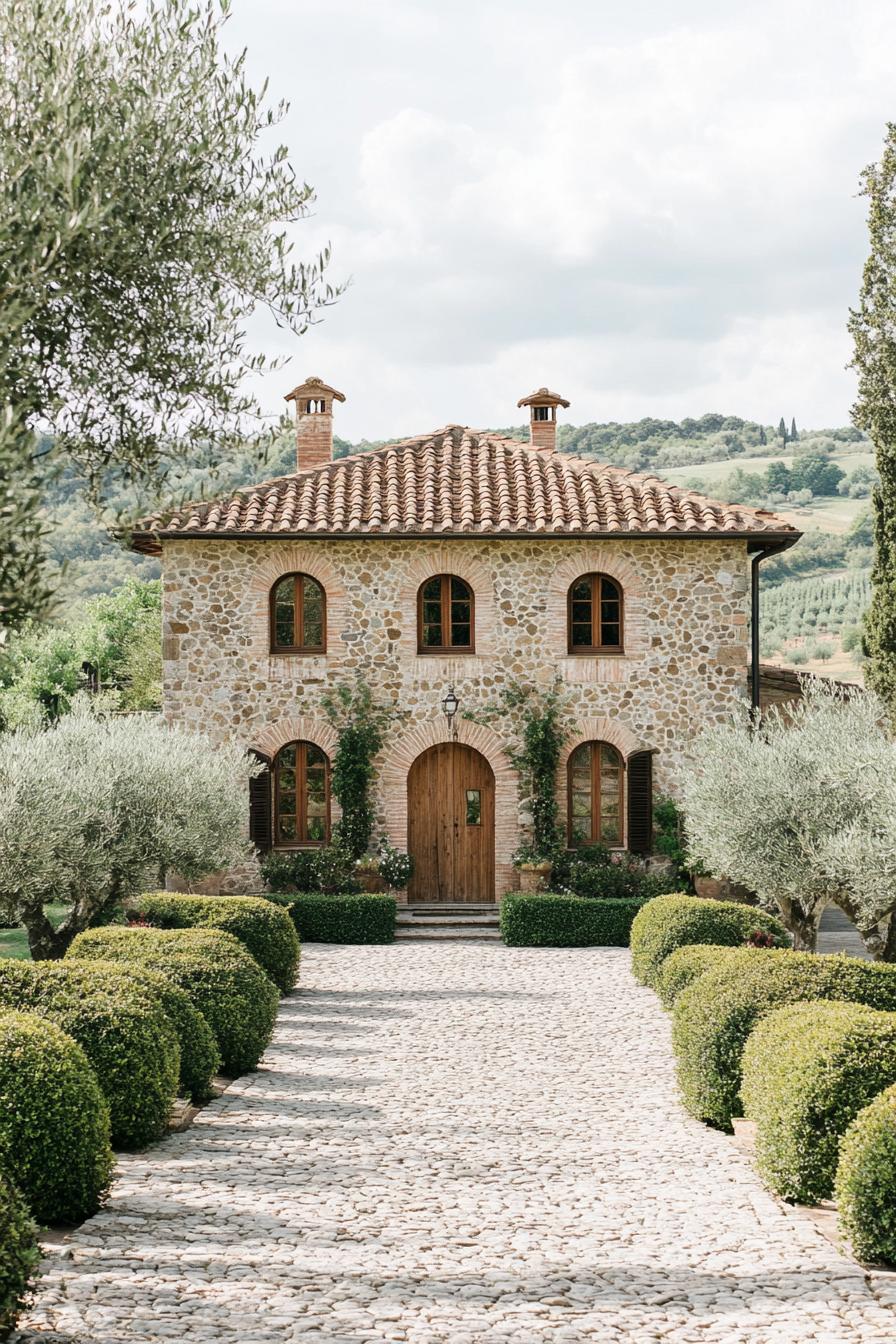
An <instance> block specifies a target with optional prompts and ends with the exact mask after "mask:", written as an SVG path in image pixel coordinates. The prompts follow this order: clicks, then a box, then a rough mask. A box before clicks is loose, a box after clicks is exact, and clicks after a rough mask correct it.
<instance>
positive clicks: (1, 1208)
mask: <svg viewBox="0 0 896 1344" xmlns="http://www.w3.org/2000/svg"><path fill="white" fill-rule="evenodd" d="M39 1264H40V1248H39V1247H38V1244H37V1228H36V1227H35V1225H34V1221H33V1219H32V1218H31V1215H30V1214H29V1212H28V1206H27V1205H26V1203H25V1201H24V1199H23V1198H22V1196H21V1195H20V1194H19V1192H18V1190H17V1189H16V1188H15V1186H14V1185H13V1184H12V1183H11V1182H10V1181H9V1180H8V1179H7V1178H6V1176H3V1175H0V1339H8V1338H9V1336H10V1335H11V1334H12V1332H13V1330H14V1329H15V1324H16V1321H17V1320H18V1317H19V1314H20V1313H21V1311H22V1308H23V1307H24V1306H25V1303H26V1302H27V1300H28V1297H29V1296H30V1289H31V1285H32V1283H33V1281H34V1278H35V1276H36V1274H37V1267H38V1265H39Z"/></svg>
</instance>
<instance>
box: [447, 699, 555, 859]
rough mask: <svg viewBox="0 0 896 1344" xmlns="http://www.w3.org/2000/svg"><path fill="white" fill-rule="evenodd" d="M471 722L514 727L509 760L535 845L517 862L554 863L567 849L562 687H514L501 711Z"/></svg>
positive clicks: (484, 712) (502, 702)
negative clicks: (562, 807)
mask: <svg viewBox="0 0 896 1344" xmlns="http://www.w3.org/2000/svg"><path fill="white" fill-rule="evenodd" d="M467 717H469V718H474V719H476V720H478V721H479V722H488V721H489V720H493V719H496V718H503V719H505V720H507V721H508V723H509V724H511V725H512V728H513V730H514V739H515V740H514V741H513V742H512V743H511V744H509V745H508V747H507V754H508V756H509V757H510V760H511V761H512V763H513V765H514V768H515V769H516V771H517V774H518V776H519V780H520V799H521V802H523V803H524V804H525V805H527V806H528V809H529V811H530V812H531V816H532V822H531V839H530V841H529V842H528V843H525V844H523V845H521V847H520V849H519V850H518V851H517V854H516V856H515V857H516V859H517V861H518V862H525V863H531V862H538V861H540V860H548V861H551V860H553V859H554V858H555V857H556V855H557V853H558V851H559V850H560V849H561V848H562V845H563V840H562V830H561V826H560V821H559V818H558V815H557V771H558V769H559V767H560V753H561V751H562V750H563V743H564V742H565V741H566V730H565V729H564V727H563V702H562V695H561V691H560V683H559V682H554V684H553V686H552V687H551V688H550V690H547V691H545V690H542V689H541V688H539V687H537V686H521V685H520V684H519V683H518V682H511V684H510V685H509V686H507V687H505V689H504V690H503V691H502V692H501V694H500V696H499V699H498V704H497V705H493V706H489V707H488V708H486V709H483V710H479V711H478V712H476V713H471V714H469V715H468V716H467Z"/></svg>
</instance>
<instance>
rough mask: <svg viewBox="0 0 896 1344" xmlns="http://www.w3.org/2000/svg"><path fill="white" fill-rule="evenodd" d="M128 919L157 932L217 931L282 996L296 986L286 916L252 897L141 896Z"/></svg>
mask: <svg viewBox="0 0 896 1344" xmlns="http://www.w3.org/2000/svg"><path fill="white" fill-rule="evenodd" d="M131 908H132V909H133V911H134V913H135V914H137V915H139V916H141V917H142V918H143V919H145V920H147V921H148V922H149V923H150V924H152V925H155V926H156V927H157V928H160V929H203V928H204V929H221V931H222V932H223V933H232V934H233V936H234V938H238V939H239V940H240V942H241V943H242V944H243V946H244V947H245V948H246V951H247V952H249V953H251V955H252V956H253V957H254V958H255V960H256V961H257V962H258V964H259V966H260V967H261V969H262V970H263V971H266V972H267V974H268V975H269V976H270V977H271V979H272V980H273V982H274V984H275V985H277V986H278V987H279V988H280V989H281V990H282V991H283V993H284V994H285V993H287V992H288V991H289V990H291V989H292V988H293V986H294V985H295V983H296V976H297V974H298V969H299V939H298V935H297V934H296V931H295V928H294V926H293V922H292V920H291V919H290V917H289V914H288V912H287V911H286V910H282V909H280V907H279V906H278V905H276V904H273V903H272V902H270V901H265V900H262V899H261V898H259V897H257V896H184V895H181V894H180V893H176V892H169V891H158V892H147V893H146V894H145V895H143V896H140V897H138V898H137V899H136V900H134V901H133V902H131Z"/></svg>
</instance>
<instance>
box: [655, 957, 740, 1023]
mask: <svg viewBox="0 0 896 1344" xmlns="http://www.w3.org/2000/svg"><path fill="white" fill-rule="evenodd" d="M735 950H736V949H735V948H733V947H718V946H717V945H716V944H715V943H697V944H696V945H694V946H688V947H676V949H675V951H674V952H670V953H669V955H668V957H666V958H665V959H664V960H663V961H662V962H661V963H660V967H659V970H658V971H657V973H656V978H655V980H654V982H653V988H654V989H655V990H656V992H657V994H658V995H659V996H660V1002H661V1003H662V1005H663V1007H664V1008H673V1007H674V1006H675V1000H676V999H677V998H678V996H679V994H680V993H681V992H682V990H685V989H687V987H688V985H689V984H690V983H691V981H692V980H696V979H697V976H698V975H702V974H703V972H704V971H706V970H708V969H709V967H710V966H720V965H721V964H722V961H723V960H724V958H725V957H726V956H727V955H728V953H729V952H734V951H735Z"/></svg>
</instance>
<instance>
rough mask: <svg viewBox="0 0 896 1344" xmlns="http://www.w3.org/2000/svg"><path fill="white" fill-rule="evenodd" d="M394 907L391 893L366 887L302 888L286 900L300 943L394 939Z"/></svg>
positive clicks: (393, 898) (381, 941) (386, 941)
mask: <svg viewBox="0 0 896 1344" xmlns="http://www.w3.org/2000/svg"><path fill="white" fill-rule="evenodd" d="M396 909H397V906H396V902H395V897H394V896H389V895H387V894H386V893H385V892H369V891H359V892H341V893H340V894H338V895H330V894H329V893H324V892H320V891H302V892H299V893H298V894H297V895H295V896H292V897H290V904H289V913H290V915H291V916H292V920H293V923H294V924H295V926H296V930H297V931H298V935H299V937H300V938H301V940H302V942H303V943H391V942H394V941H395V912H396Z"/></svg>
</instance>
